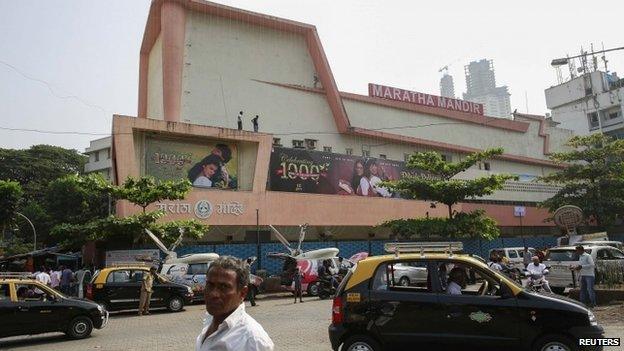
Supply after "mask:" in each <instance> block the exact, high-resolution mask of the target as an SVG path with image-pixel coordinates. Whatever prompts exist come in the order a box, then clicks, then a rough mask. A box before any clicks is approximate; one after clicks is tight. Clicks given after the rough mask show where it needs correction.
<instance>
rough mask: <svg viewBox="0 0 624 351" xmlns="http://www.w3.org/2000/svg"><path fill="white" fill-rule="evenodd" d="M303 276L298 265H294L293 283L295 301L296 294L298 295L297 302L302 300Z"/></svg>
mask: <svg viewBox="0 0 624 351" xmlns="http://www.w3.org/2000/svg"><path fill="white" fill-rule="evenodd" d="M302 280H303V277H302V275H301V270H299V267H295V273H294V275H293V283H295V303H297V296H299V302H303V296H302V295H303V289H302V288H301V281H302Z"/></svg>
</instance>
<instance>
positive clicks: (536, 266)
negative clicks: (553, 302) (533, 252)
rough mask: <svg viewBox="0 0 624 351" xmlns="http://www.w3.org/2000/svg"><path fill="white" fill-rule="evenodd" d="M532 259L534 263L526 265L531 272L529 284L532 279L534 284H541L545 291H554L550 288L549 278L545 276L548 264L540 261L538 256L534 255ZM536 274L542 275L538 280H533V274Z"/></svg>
mask: <svg viewBox="0 0 624 351" xmlns="http://www.w3.org/2000/svg"><path fill="white" fill-rule="evenodd" d="M532 260H533V263H529V265H528V266H527V267H526V269H527V271H528V272H529V280H527V285H528V284H529V283H531V281H533V284H541V285H542V288H543V289H544V291H546V292H549V293H552V290H550V284H548V280H546V278H544V276H545V274H544V273H545V272H544V271H546V265H545V264H543V263H540V259H539V257H538V256H533V258H532ZM534 274H535V275H541V277H540V278H538V279H536V280H532V279H533V278H531V276H533V275H534Z"/></svg>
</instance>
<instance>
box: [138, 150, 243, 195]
mask: <svg viewBox="0 0 624 351" xmlns="http://www.w3.org/2000/svg"><path fill="white" fill-rule="evenodd" d="M237 164H238V154H237V149H236V145H233V144H224V143H217V142H206V143H202V142H196V141H193V142H186V141H178V140H168V139H156V138H148V139H147V140H146V147H145V174H146V175H150V176H153V177H154V178H156V179H159V180H177V179H185V178H186V179H188V180H189V181H190V182H191V183H193V186H194V187H200V188H219V189H236V188H237V176H238V169H237Z"/></svg>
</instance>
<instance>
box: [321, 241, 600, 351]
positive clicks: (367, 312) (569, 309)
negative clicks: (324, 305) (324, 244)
mask: <svg viewBox="0 0 624 351" xmlns="http://www.w3.org/2000/svg"><path fill="white" fill-rule="evenodd" d="M458 244H459V245H458V246H461V243H458ZM393 245H395V248H394V249H392V250H388V251H391V252H396V251H397V250H396V246H401V247H399V250H398V253H397V254H393V255H384V256H375V257H371V258H368V259H365V260H362V261H360V262H359V263H358V264H357V265H356V267H354V269H352V270H350V271H349V273H348V274H347V275H346V276H345V278H344V279H343V281H342V283H341V284H340V286H339V287H338V291H337V293H336V297H335V298H334V301H333V306H332V322H331V325H330V326H329V338H330V341H331V345H332V349H333V350H339V349H341V350H343V351H355V350H368V351H378V350H415V349H418V347H419V346H421V347H422V348H423V349H436V346H437V345H438V344H440V345H444V346H448V345H450V346H452V347H453V349H456V350H461V349H466V348H467V347H473V348H475V349H477V348H478V349H483V348H488V347H489V348H493V347H495V348H496V349H497V350H505V349H510V348H511V349H513V348H520V349H522V350H534V351H545V350H578V346H577V345H578V341H577V340H578V339H579V338H601V337H603V333H604V330H603V328H602V327H601V326H599V325H598V322H597V321H596V318H595V316H594V315H593V313H592V312H591V311H590V310H589V309H588V308H586V307H585V306H584V305H583V304H581V303H580V302H576V301H573V300H570V299H565V298H561V297H557V296H556V295H550V294H549V295H543V294H535V293H533V292H530V291H527V290H525V289H523V288H522V287H521V286H519V285H518V284H516V283H515V282H513V281H512V280H510V279H509V278H507V277H506V276H504V275H502V274H500V272H495V271H493V270H491V269H489V268H488V267H487V266H486V265H485V264H483V263H482V262H480V261H478V260H477V259H475V258H473V257H471V256H469V255H464V254H458V253H453V254H448V253H442V252H443V251H444V250H446V249H447V247H448V246H446V245H445V246H443V247H442V250H438V251H437V252H426V253H421V248H420V247H419V246H418V243H409V244H407V245H402V244H400V243H399V244H393ZM428 249H432V248H431V246H430V247H428ZM410 252H413V253H410ZM396 264H402V265H405V264H408V265H409V266H413V267H422V268H424V269H425V270H426V272H427V283H426V284H424V285H423V286H403V285H400V284H399V279H397V278H398V277H397V276H395V275H394V272H396V270H395V269H393V268H394V266H395V265H396ZM442 266H446V267H451V266H452V267H453V268H451V270H450V271H448V272H447V271H445V270H441V269H440V267H442ZM449 273H450V275H448V274H449ZM471 274H472V275H474V277H475V278H476V279H475V281H474V282H467V280H468V278H467V277H468V276H470V275H471ZM462 277H463V278H462ZM457 279H462V280H464V282H467V283H466V284H465V288H462V289H461V294H457V293H449V292H446V291H445V288H444V284H443V282H449V284H448V286H449V287H450V285H451V284H452V282H454V281H455V280H457Z"/></svg>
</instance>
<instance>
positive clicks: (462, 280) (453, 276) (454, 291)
mask: <svg viewBox="0 0 624 351" xmlns="http://www.w3.org/2000/svg"><path fill="white" fill-rule="evenodd" d="M465 287H466V272H465V271H464V270H463V268H460V267H455V268H453V269H451V271H450V272H449V283H448V286H447V287H446V293H447V294H449V295H461V294H462V288H465Z"/></svg>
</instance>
